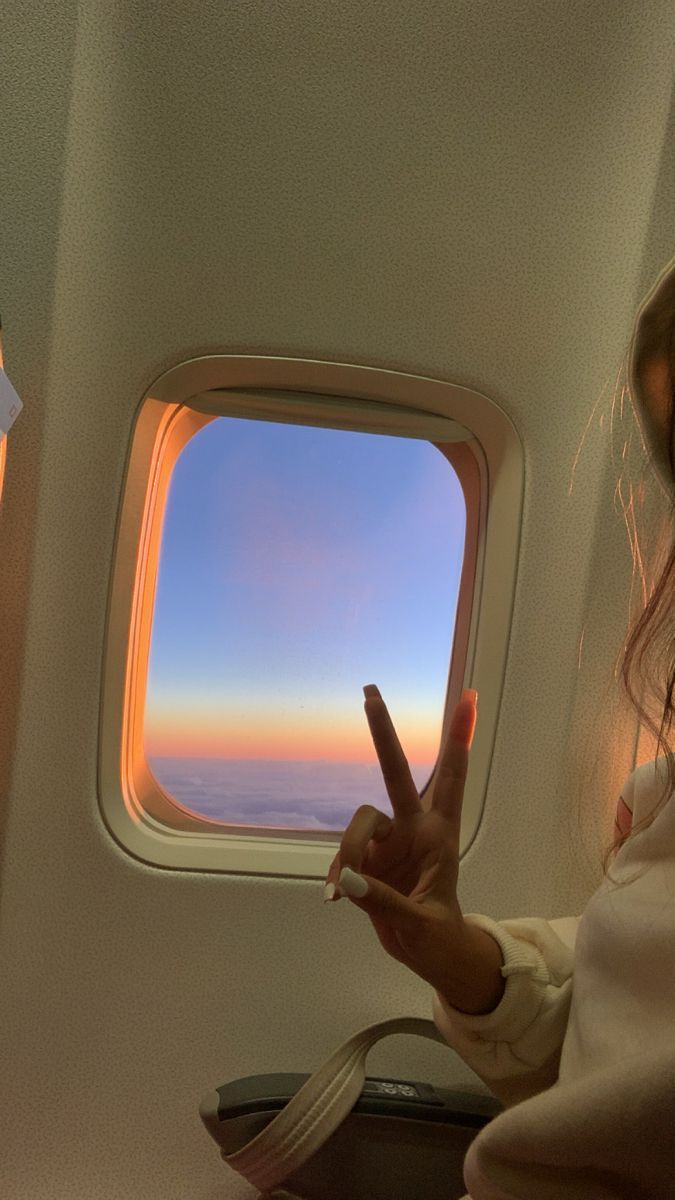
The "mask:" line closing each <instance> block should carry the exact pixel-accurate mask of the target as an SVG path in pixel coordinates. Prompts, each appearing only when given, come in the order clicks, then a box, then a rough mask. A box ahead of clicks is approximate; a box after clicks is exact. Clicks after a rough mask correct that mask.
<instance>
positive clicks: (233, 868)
mask: <svg viewBox="0 0 675 1200" xmlns="http://www.w3.org/2000/svg"><path fill="white" fill-rule="evenodd" d="M227 415H230V416H245V417H248V418H252V419H258V420H275V421H279V422H282V423H296V424H303V425H314V426H316V425H319V426H324V427H327V428H350V429H357V430H362V431H365V430H369V431H371V432H380V433H389V434H399V435H400V436H412V437H421V438H424V439H425V440H428V441H432V442H433V444H435V445H436V446H437V448H438V449H440V450H441V452H442V453H444V454H445V456H446V457H447V458H448V460H449V461H450V463H451V465H452V466H453V468H454V470H455V471H456V473H457V476H458V478H459V482H460V485H461V487H462V490H463V493H464V498H465V503H466V513H467V522H466V536H465V551H464V561H463V565H462V575H461V582H460V589H459V596H458V603H457V614H456V621H455V633H454V639H453V648H452V654H451V660H450V671H449V681H448V689H447V693H446V703H445V712H444V719H443V728H442V735H441V744H443V740H444V738H445V737H446V736H447V730H448V725H449V718H450V716H451V714H452V711H453V709H454V706H455V704H456V702H457V700H458V699H459V696H460V694H461V690H462V688H463V687H475V688H477V689H478V692H479V696H480V714H481V715H480V720H479V722H478V724H477V727H476V734H475V738H474V744H473V747H472V751H471V760H470V768H469V775H468V778H467V785H466V790H465V801H464V810H463V818H462V838H461V844H460V853H466V851H467V849H468V848H469V846H470V844H471V842H472V841H473V839H474V837H475V835H476V832H477V829H478V825H479V823H480V816H481V813H482V808H483V802H484V797H485V793H486V789H487V781H488V777H489V767H490V761H491V758H492V749H493V745H494V738H495V734H496V724H497V716H498V712H499V703H500V699H501V691H502V683H503V677H504V671H505V666H506V654H507V647H508V637H509V631H510V624H511V614H512V609H513V598H514V593H515V582H516V571H517V558H518V547H519V538H520V521H521V513H522V503H523V485H524V478H523V455H522V447H521V444H520V440H519V438H518V435H517V433H516V431H515V428H514V426H513V424H512V423H511V421H510V420H509V418H508V417H507V416H506V414H505V413H504V412H503V411H502V410H501V409H500V408H498V406H497V405H495V404H494V402H493V401H491V400H489V399H488V398H487V397H485V396H482V395H481V394H480V393H478V392H475V391H472V390H470V389H468V388H463V387H459V386H456V385H454V384H450V383H446V382H444V381H441V380H434V379H428V378H425V377H422V376H415V375H406V374H402V373H400V372H395V371H386V370H380V369H377V368H372V367H361V366H355V365H352V364H344V363H327V362H320V361H316V360H304V359H288V358H272V357H255V356H242V355H211V356H206V357H203V358H198V359H192V360H189V361H187V362H183V363H181V364H179V365H178V366H176V367H173V368H171V369H170V370H169V371H167V372H165V373H164V374H163V375H162V376H160V378H159V379H158V380H157V381H156V382H155V383H154V384H153V385H152V386H151V387H150V388H149V389H148V391H147V392H146V394H145V396H144V397H143V399H142V401H141V404H140V406H139V409H138V411H137V414H136V418H135V422H134V427H133V430H132V436H131V439H130V448H129V453H128V458H127V464H126V470H125V479H124V485H123V489H122V499H121V503H120V510H119V516H118V522H117V530H116V537H115V548H114V554H113V569H112V577H111V585H110V595H109V604H108V618H107V623H106V643H105V651H104V664H103V681H102V702H101V718H100V737H99V804H100V809H101V813H102V816H103V819H104V821H105V824H106V826H107V828H108V830H109V831H110V833H111V834H112V835H113V837H114V838H115V840H116V841H117V842H118V843H119V844H120V845H121V846H122V847H123V848H124V849H125V850H127V851H128V852H130V853H131V854H132V855H133V856H134V857H136V858H138V859H140V860H142V861H143V862H146V863H150V864H152V865H154V866H159V867H165V868H170V869H173V870H176V869H184V870H202V871H210V872H216V873H219V872H228V873H230V872H235V873H244V874H261V875H284V876H301V877H305V878H322V877H324V876H325V874H326V871H327V869H328V866H329V864H330V862H331V860H332V858H333V856H334V853H335V846H336V843H337V842H338V841H339V836H340V835H339V833H337V832H336V831H311V832H304V831H297V830H274V831H272V830H265V829H259V828H255V827H247V828H242V827H241V826H237V827H233V826H227V825H225V824H223V823H221V822H219V821H214V820H211V819H209V818H207V817H200V816H198V815H197V814H195V813H193V812H191V811H190V810H188V809H187V808H185V807H184V806H183V805H181V804H180V803H179V802H178V801H177V800H175V799H173V798H172V797H170V796H169V795H168V794H167V793H166V792H165V791H164V790H163V789H162V787H161V786H160V785H159V783H158V782H157V780H156V779H155V777H154V775H153V773H152V771H151V769H150V767H149V766H148V764H147V762H146V759H145V753H144V747H143V727H144V706H145V694H146V686H147V666H148V656H149V650H150V642H151V631H152V617H153V610H154V595H155V586H156V579H157V567H158V559H159V548H160V545H161V535H162V524H163V516H164V506H165V500H166V494H167V489H168V484H169V480H170V478H171V473H172V471H173V466H174V464H175V462H176V459H177V457H178V455H179V454H180V452H181V450H182V449H183V447H184V446H185V444H186V443H187V441H189V439H190V438H191V437H193V436H194V434H196V433H197V432H198V431H199V430H200V429H202V428H203V427H204V426H205V425H207V424H208V423H209V422H210V421H212V420H214V419H215V418H216V417H218V416H227ZM452 439H457V440H452ZM434 779H435V770H434V772H433V773H432V775H431V777H430V779H429V781H428V783H427V785H426V788H425V791H424V799H425V802H427V803H430V800H431V796H432V795H433V785H434Z"/></svg>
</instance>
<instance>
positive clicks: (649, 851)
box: [434, 759, 675, 1200]
mask: <svg viewBox="0 0 675 1200" xmlns="http://www.w3.org/2000/svg"><path fill="white" fill-rule="evenodd" d="M665 767H666V760H665V759H657V761H656V763H653V762H652V763H647V764H645V765H644V766H642V767H639V768H638V769H637V770H636V771H634V772H633V774H632V775H631V776H630V777H629V779H628V781H627V783H626V785H625V787H624V789H623V791H622V797H621V800H620V801H619V808H618V810H617V820H618V823H619V825H620V826H621V825H622V824H623V822H624V820H626V819H627V820H629V821H630V819H631V813H632V814H633V819H634V820H635V821H639V820H640V819H641V818H642V817H643V816H645V815H646V814H647V813H648V812H650V811H651V810H652V809H653V807H654V805H655V803H656V800H657V798H658V796H659V794H660V789H662V788H663V786H664V784H665V779H666V774H665ZM628 810H629V811H628ZM638 870H640V871H641V872H642V874H641V875H640V876H639V877H638V878H637V879H634V880H633V881H632V882H630V883H627V884H626V886H624V887H620V888H617V887H616V886H615V885H613V884H610V883H608V881H607V880H605V881H604V882H603V884H602V886H601V887H600V888H599V890H598V891H597V892H596V893H595V895H594V896H593V897H592V899H591V901H590V903H589V904H588V907H587V908H586V911H585V912H584V914H583V916H582V917H564V918H561V919H559V920H554V921H544V920H540V919H538V918H533V917H523V918H519V919H517V920H508V921H500V922H495V921H492V920H490V919H489V918H487V917H483V916H479V915H470V916H469V917H468V918H467V919H468V920H470V921H473V922H475V923H476V924H478V925H480V926H481V927H482V928H483V929H486V930H487V931H488V932H489V933H490V934H492V936H493V937H494V938H495V939H496V940H497V941H498V942H499V944H500V946H501V948H502V953H503V956H504V966H503V968H502V974H503V975H504V976H505V978H506V981H507V982H506V988H505V992H504V996H503V998H502V1000H501V1002H500V1003H499V1005H498V1006H497V1008H496V1009H495V1010H494V1011H493V1012H491V1013H487V1014H486V1015H484V1016H478V1017H472V1016H468V1015H466V1014H464V1013H460V1012H458V1011H457V1010H455V1009H452V1008H450V1007H449V1006H448V1005H447V1004H445V1003H444V1002H443V1001H442V1000H441V999H440V998H439V997H438V996H436V997H435V999H434V1019H435V1021H436V1024H437V1025H438V1028H439V1029H440V1031H441V1033H442V1034H443V1036H444V1037H445V1038H446V1040H447V1041H448V1042H449V1044H450V1045H451V1046H452V1047H454V1049H455V1050H457V1052H458V1053H459V1054H460V1055H461V1057H462V1058H463V1059H464V1060H465V1061H466V1062H467V1063H468V1064H469V1066H471V1067H472V1068H473V1070H474V1071H476V1073H477V1074H478V1075H479V1076H480V1077H481V1078H482V1079H483V1080H484V1081H485V1083H486V1084H487V1085H488V1087H489V1088H490V1089H491V1091H493V1092H494V1093H495V1095H496V1096H498V1098H499V1099H500V1100H501V1101H502V1102H503V1104H504V1105H505V1106H506V1109H505V1111H504V1112H503V1113H501V1114H500V1115H499V1116H498V1117H496V1118H495V1119H494V1120H493V1121H491V1122H490V1124H489V1125H487V1126H486V1127H485V1128H484V1129H483V1130H482V1131H481V1132H480V1134H479V1135H478V1137H477V1138H476V1139H475V1141H474V1142H473V1144H472V1146H471V1148H470V1149H469V1152H468V1154H467V1156H466V1160H465V1164H464V1178H465V1184H466V1187H467V1188H469V1190H470V1192H471V1197H465V1200H471V1198H472V1200H675V802H674V801H673V799H672V798H671V799H670V800H669V801H668V803H667V804H666V805H665V806H664V807H663V808H662V809H661V812H660V813H659V815H658V816H657V818H656V820H655V821H654V822H653V824H652V825H651V826H650V827H649V828H648V829H647V830H645V831H643V832H641V833H639V834H638V835H637V836H636V837H635V839H634V840H632V841H630V842H628V843H627V845H625V846H623V847H622V849H621V851H620V852H619V854H618V856H617V858H616V860H615V862H614V865H613V868H612V874H613V875H614V877H615V878H616V879H619V880H621V879H624V878H626V879H630V878H631V877H632V876H633V875H634V874H635V873H636V872H637V871H638Z"/></svg>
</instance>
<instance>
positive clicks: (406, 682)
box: [145, 418, 465, 763]
mask: <svg viewBox="0 0 675 1200" xmlns="http://www.w3.org/2000/svg"><path fill="white" fill-rule="evenodd" d="M464 526H465V518H464V500H463V496H462V492H461V488H460V486H459V483H458V480H457V477H456V475H455V473H454V471H453V469H452V467H451V466H450V464H449V463H448V461H447V459H445V458H444V457H443V455H442V454H441V453H440V452H439V451H438V450H437V449H436V448H435V447H434V446H432V445H430V444H429V443H428V442H423V441H417V440H412V439H409V438H396V437H382V436H379V435H378V436H375V435H370V434H362V433H350V432H345V431H341V430H332V429H328V430H324V429H316V428H307V427H304V426H293V425H276V424H272V423H269V422H262V421H248V420H240V419H233V418H220V419H218V420H216V421H213V422H212V423H211V424H210V425H208V426H206V427H205V428H204V429H203V430H201V431H200V432H199V433H198V434H197V435H196V436H195V437H194V438H193V439H192V440H191V441H190V442H189V443H188V444H187V446H186V447H185V449H184V450H183V452H182V453H181V455H180V457H179V459H178V461H177V463H176V466H175V469H174V473H173V477H172V481H171V486H170V492H169V497H168V502H167V508H166V516H165V522H164V530H163V539H162V550H161V556H160V567H159V578H158V587H157V596H156V604H155V616H154V625H153V634H152V646H151V656H150V669H149V682H148V699H147V709H146V731H145V732H146V753H147V754H148V755H149V756H162V755H166V756H173V757H181V756H189V757H194V758H207V757H209V758H210V757H222V758H236V759H307V760H317V759H325V760H328V761H331V762H354V763H356V762H372V761H374V758H375V756H374V751H373V749H372V744H371V741H370V737H369V734H368V728H367V725H366V721H365V716H364V714H363V694H362V691H361V689H362V687H363V685H364V684H366V683H377V684H378V686H379V687H380V690H381V691H382V694H383V696H384V698H385V699H386V701H387V703H388V705H389V708H390V711H391V713H392V716H393V718H394V721H395V724H396V726H397V729H398V731H399V736H400V738H401V741H402V744H403V746H404V749H405V750H406V753H407V754H408V757H409V758H410V760H411V761H412V762H418V763H433V762H434V760H435V758H436V754H437V751H438V742H439V736H440V723H441V715H442V706H443V700H444V696H445V688H446V683H447V673H448V663H449V655H450V650H451V647H452V635H453V628H454V617H455V607H456V602H457V590H458V586H459V577H460V571H461V562H462V553H463V546H464Z"/></svg>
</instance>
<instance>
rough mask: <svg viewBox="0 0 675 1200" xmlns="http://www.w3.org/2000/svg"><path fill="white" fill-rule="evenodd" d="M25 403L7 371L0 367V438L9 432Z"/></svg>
mask: <svg viewBox="0 0 675 1200" xmlns="http://www.w3.org/2000/svg"><path fill="white" fill-rule="evenodd" d="M22 408H23V404H22V403H21V401H20V400H19V397H18V396H17V394H16V392H15V391H14V388H13V387H12V385H11V383H10V382H9V379H8V378H7V376H6V375H5V372H4V371H3V370H2V369H0V438H1V437H2V436H3V435H4V434H5V433H9V431H10V429H11V428H12V425H13V424H14V422H15V421H16V418H17V417H18V415H19V413H20V412H21V409H22Z"/></svg>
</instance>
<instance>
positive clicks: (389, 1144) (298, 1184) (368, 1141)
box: [200, 1018, 502, 1200]
mask: <svg viewBox="0 0 675 1200" xmlns="http://www.w3.org/2000/svg"><path fill="white" fill-rule="evenodd" d="M401 1032H408V1033H415V1034H418V1035H419V1036H422V1037H427V1038H430V1039H432V1040H438V1041H440V1040H442V1039H441V1037H440V1034H439V1033H438V1030H437V1029H436V1027H435V1026H434V1025H433V1023H432V1022H429V1021H426V1020H421V1019H419V1018H398V1019H395V1020H390V1021H384V1022H381V1023H380V1024H378V1025H374V1026H370V1027H369V1028H368V1029H365V1030H362V1031H361V1032H360V1033H358V1034H355V1035H354V1036H353V1037H352V1038H350V1039H349V1041H347V1042H346V1043H345V1044H344V1045H343V1046H341V1047H339V1049H338V1050H336V1051H335V1052H334V1053H333V1054H332V1055H331V1057H330V1058H329V1059H328V1060H327V1061H326V1062H325V1063H324V1064H323V1066H322V1067H320V1068H319V1069H318V1070H317V1071H316V1072H315V1073H314V1074H313V1075H312V1076H308V1075H300V1074H275V1075H253V1076H248V1077H246V1078H242V1079H235V1080H232V1081H231V1082H229V1083H226V1084H224V1085H222V1086H221V1087H219V1088H217V1089H216V1090H215V1091H213V1092H210V1093H209V1094H208V1095H207V1096H205V1097H204V1099H203V1100H202V1102H201V1105H200V1115H201V1118H202V1121H203V1122H204V1125H205V1126H206V1128H207V1130H208V1132H209V1133H210V1134H211V1136H212V1137H213V1139H214V1140H215V1141H216V1143H217V1144H218V1146H219V1148H220V1152H221V1157H222V1158H223V1160H224V1161H225V1163H227V1165H228V1166H230V1167H232V1168H233V1169H234V1170H236V1171H237V1172H238V1173H239V1174H241V1175H243V1176H244V1178H246V1179H247V1180H248V1181H249V1182H250V1183H253V1184H255V1186H256V1187H258V1188H260V1190H261V1192H262V1193H265V1194H269V1193H270V1192H273V1190H274V1189H275V1188H277V1187H278V1186H279V1187H282V1188H283V1189H286V1188H288V1189H289V1191H290V1193H291V1194H293V1193H297V1194H298V1196H300V1197H302V1200H344V1198H345V1197H347V1196H348V1197H349V1198H350V1200H410V1197H411V1196H413V1195H419V1196H424V1197H425V1200H448V1197H449V1196H450V1197H451V1196H457V1197H459V1196H463V1195H464V1194H465V1190H466V1189H465V1186H464V1177H463V1163H464V1158H465V1156H466V1153H467V1150H468V1148H469V1146H470V1144H471V1142H472V1141H473V1139H474V1137H475V1136H476V1134H477V1133H478V1132H479V1130H480V1129H482V1128H483V1126H485V1125H486V1124H487V1123H488V1122H489V1121H491V1120H492V1119H493V1117H495V1116H497V1114H498V1113H500V1112H501V1111H502V1105H501V1104H500V1103H499V1101H498V1100H497V1099H496V1098H495V1097H494V1096H493V1095H492V1094H491V1093H490V1092H488V1090H487V1089H482V1088H481V1090H476V1091H469V1090H467V1089H464V1090H462V1089H460V1088H445V1087H438V1086H436V1085H434V1086H432V1085H430V1084H428V1083H422V1082H420V1081H412V1080H405V1079H382V1078H376V1077H366V1076H365V1069H364V1064H365V1058H366V1055H367V1053H368V1050H369V1049H370V1047H371V1046H372V1045H373V1044H374V1043H375V1042H376V1041H379V1040H380V1038H382V1037H385V1036H387V1035H388V1034H390V1033H401ZM282 1194H283V1193H282Z"/></svg>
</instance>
